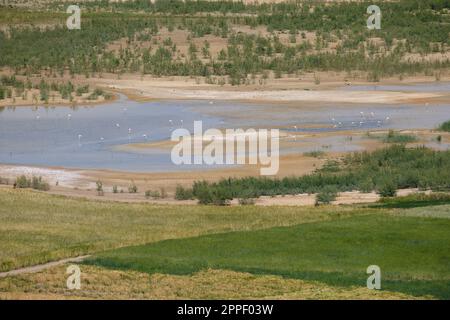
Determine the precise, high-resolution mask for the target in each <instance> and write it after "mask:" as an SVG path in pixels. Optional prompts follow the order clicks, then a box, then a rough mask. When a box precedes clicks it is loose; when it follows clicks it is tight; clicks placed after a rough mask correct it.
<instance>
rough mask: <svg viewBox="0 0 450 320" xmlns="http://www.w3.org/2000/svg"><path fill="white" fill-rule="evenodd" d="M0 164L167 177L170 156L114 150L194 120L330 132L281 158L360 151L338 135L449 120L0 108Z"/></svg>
mask: <svg viewBox="0 0 450 320" xmlns="http://www.w3.org/2000/svg"><path fill="white" fill-rule="evenodd" d="M0 111H1V112H0V163H9V164H21V165H37V166H61V167H69V168H84V169H115V170H124V171H172V170H179V169H193V167H192V166H184V167H178V166H175V165H173V164H172V162H171V160H170V150H165V151H162V150H160V151H158V150H153V151H148V152H141V153H137V152H130V151H118V150H117V148H116V147H117V146H120V145H124V144H129V143H136V142H147V141H148V142H150V141H160V140H166V139H169V138H170V135H171V133H172V131H173V130H174V129H176V128H179V127H185V128H187V129H189V130H190V131H191V132H193V123H194V121H195V120H202V121H203V130H206V129H208V128H212V127H214V128H248V127H266V128H281V129H283V130H285V131H288V134H289V133H292V132H294V131H295V132H334V131H336V135H335V136H327V137H321V138H320V139H319V138H308V139H309V140H308V139H303V140H300V139H299V140H298V141H297V139H298V138H289V137H288V140H289V139H291V140H293V141H290V142H291V143H290V144H289V147H288V148H286V149H285V150H282V153H287V152H306V151H314V150H318V149H323V150H324V151H354V150H360V147H359V145H358V139H357V138H355V139H353V140H348V139H346V137H345V136H343V135H342V134H339V132H340V131H343V130H350V131H364V130H369V129H389V128H393V129H408V128H434V127H436V126H437V125H438V124H439V123H441V122H443V121H444V120H447V119H449V118H450V105H431V106H422V105H420V106H418V105H415V106H414V105H402V106H399V105H395V106H394V105H393V106H388V105H362V106H354V105H353V106H351V107H348V106H323V107H318V106H314V107H309V108H307V107H304V106H303V107H299V108H296V107H292V106H267V105H256V104H240V103H234V102H215V103H214V104H212V103H210V102H195V101H189V102H187V101H172V102H146V103H137V102H132V101H129V100H127V99H125V98H123V97H122V99H120V100H119V101H116V102H113V103H110V104H108V105H101V106H96V107H78V108H70V107H57V108H44V107H39V108H31V107H17V108H2V109H0Z"/></svg>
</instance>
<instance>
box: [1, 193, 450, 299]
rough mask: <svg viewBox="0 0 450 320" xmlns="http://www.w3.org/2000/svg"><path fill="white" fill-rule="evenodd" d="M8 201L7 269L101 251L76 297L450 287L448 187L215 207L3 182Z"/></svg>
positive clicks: (442, 291) (4, 206)
mask: <svg viewBox="0 0 450 320" xmlns="http://www.w3.org/2000/svg"><path fill="white" fill-rule="evenodd" d="M0 203H1V206H0V266H1V271H6V270H11V269H15V268H19V267H22V266H30V265H35V264H39V263H44V262H48V261H52V260H57V259H61V258H67V257H73V256H77V255H83V254H94V256H93V257H92V259H90V260H88V261H87V262H86V263H87V264H89V265H84V266H81V267H82V270H83V272H84V273H83V274H84V277H86V278H85V279H89V283H85V285H86V286H87V287H86V288H85V291H83V292H80V293H78V294H79V296H76V297H80V298H117V297H122V298H127V297H128V298H130V297H133V298H152V297H160V298H172V299H173V298H177V297H183V298H186V299H190V298H195V297H197V298H221V297H222V298H223V297H228V298H237V299H238V298H245V297H247V298H249V297H260V298H261V297H277V298H280V299H284V298H288V297H293V298H301V299H304V298H322V299H323V298H345V299H348V298H350V299H352V298H364V297H365V298H370V299H371V298H377V297H378V298H389V299H391V298H393V299H396V298H410V297H412V296H416V297H420V298H422V297H434V298H438V299H449V298H450V290H449V288H450V271H449V270H450V232H449V231H450V219H449V218H450V205H449V204H448V196H445V195H442V194H438V195H434V196H432V197H425V196H410V197H409V198H400V199H390V200H389V201H385V202H383V203H379V204H376V205H372V206H357V205H354V206H320V207H258V206H240V207H239V206H238V207H215V206H157V205H150V204H129V203H116V202H102V201H92V200H84V199H75V198H67V197H63V196H55V195H49V194H47V193H43V192H37V191H31V190H12V189H9V188H0ZM406 203H408V205H407V206H406V205H405V204H406ZM371 264H376V265H379V266H380V267H381V270H382V289H383V290H382V291H383V292H382V293H381V294H380V295H377V294H376V293H370V292H369V291H368V290H367V289H366V288H365V283H366V279H367V275H366V273H365V271H366V268H367V266H369V265H371ZM117 270H121V271H120V273H117V272H118V271H117ZM65 277H66V276H65V273H64V268H57V269H49V270H45V271H43V272H41V273H38V274H29V275H28V274H26V275H21V276H18V277H9V278H4V279H1V280H0V299H1V298H2V297H4V298H8V297H18V298H49V297H50V298H64V297H72V296H73V293H70V292H67V288H65ZM142 279H147V280H146V281H147V282H145V283H143V284H140V283H141V281H142ZM148 279H151V282H152V283H158V285H157V286H156V287H155V286H150V285H148V281H150V280H148ZM227 279H231V280H233V281H234V282H232V283H229V284H228V286H226V287H224V286H223V283H224V281H227ZM231 280H230V281H231ZM86 281H87V280H86ZM211 281H212V282H213V283H214V284H211ZM44 283H45V288H47V289H45V290H44V289H43V287H42V285H43V284H44ZM186 286H188V287H189V288H191V287H192V288H193V289H192V290H187V289H186ZM247 287H248V290H247V291H246V290H244V288H247ZM250 287H251V288H252V289H250ZM133 288H139V289H136V290H137V291H136V290H134V289H133ZM239 288H241V289H239ZM111 290H112V291H111ZM114 290H115V291H114ZM242 290H243V291H242ZM237 292H243V293H242V294H241V295H239V294H237ZM119 293H120V294H119Z"/></svg>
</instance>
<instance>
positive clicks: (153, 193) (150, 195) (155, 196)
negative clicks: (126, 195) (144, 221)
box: [145, 190, 161, 199]
mask: <svg viewBox="0 0 450 320" xmlns="http://www.w3.org/2000/svg"><path fill="white" fill-rule="evenodd" d="M145 197H146V198H147V199H149V198H153V199H159V198H161V193H159V191H151V190H147V191H145Z"/></svg>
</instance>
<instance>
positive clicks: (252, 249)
mask: <svg viewBox="0 0 450 320" xmlns="http://www.w3.org/2000/svg"><path fill="white" fill-rule="evenodd" d="M432 208H433V207H429V208H428V210H433V209H432ZM446 210H450V207H448V206H446ZM449 231H450V220H449V219H436V218H417V217H403V216H402V217H400V216H397V215H390V214H372V215H368V216H355V217H350V218H346V219H341V220H338V221H324V222H316V223H310V224H302V225H297V226H291V227H281V228H280V227H276V228H270V229H266V230H257V231H245V232H230V233H223V234H215V235H206V236H200V237H193V238H189V239H180V240H168V241H162V242H158V243H154V244H149V245H143V246H134V247H127V248H121V249H118V250H113V251H109V252H105V253H102V254H99V255H97V256H96V257H95V258H92V259H91V260H89V261H87V263H88V264H93V265H96V266H102V267H107V268H113V269H124V270H135V271H140V272H147V273H162V274H177V275H185V274H192V273H195V272H198V271H200V270H206V269H208V268H212V269H225V270H234V271H239V272H250V273H253V274H265V275H280V276H283V277H287V278H294V279H303V280H314V281H320V282H323V283H327V284H329V285H336V286H365V285H366V279H367V275H366V268H367V267H368V266H369V265H373V264H375V265H379V266H380V268H381V270H382V288H383V289H385V290H390V291H397V292H403V293H407V294H411V295H417V296H421V295H432V296H434V297H436V298H440V299H450V232H449Z"/></svg>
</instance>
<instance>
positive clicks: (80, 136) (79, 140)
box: [78, 134, 83, 142]
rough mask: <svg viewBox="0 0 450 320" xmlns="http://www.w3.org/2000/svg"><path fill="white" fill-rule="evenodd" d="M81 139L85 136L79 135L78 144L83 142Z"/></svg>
mask: <svg viewBox="0 0 450 320" xmlns="http://www.w3.org/2000/svg"><path fill="white" fill-rule="evenodd" d="M81 138H83V135H82V134H79V135H78V142H81Z"/></svg>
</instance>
